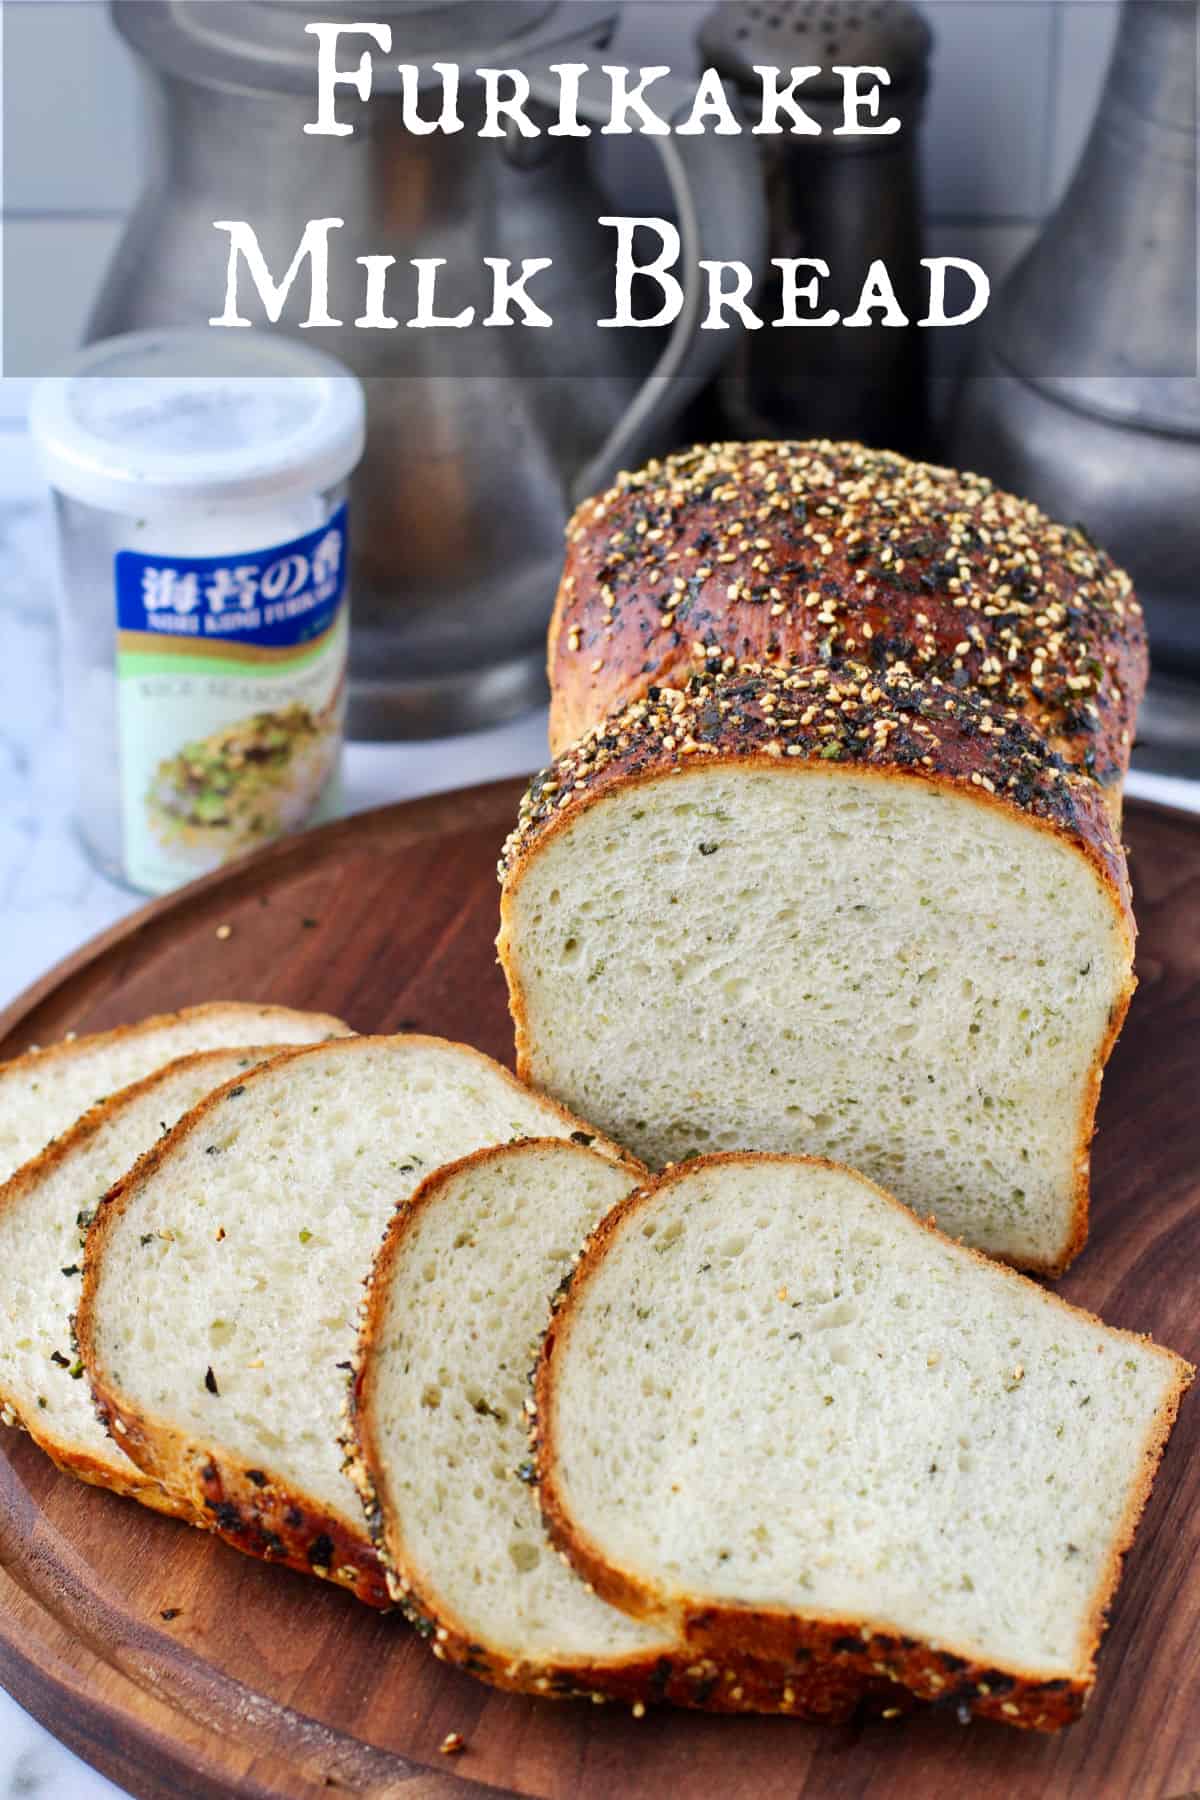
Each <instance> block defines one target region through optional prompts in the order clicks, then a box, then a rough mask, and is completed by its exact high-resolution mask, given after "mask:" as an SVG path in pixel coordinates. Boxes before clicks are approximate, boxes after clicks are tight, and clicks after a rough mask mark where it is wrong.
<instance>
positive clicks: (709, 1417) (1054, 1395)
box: [535, 1156, 1193, 1730]
mask: <svg viewBox="0 0 1200 1800" xmlns="http://www.w3.org/2000/svg"><path fill="white" fill-rule="evenodd" d="M1192 1373H1193V1371H1192V1370H1191V1369H1190V1368H1189V1367H1188V1365H1187V1364H1186V1363H1184V1362H1182V1361H1181V1360H1180V1359H1179V1358H1178V1357H1177V1356H1174V1355H1172V1354H1171V1352H1169V1351H1167V1350H1162V1349H1159V1348H1158V1347H1157V1346H1156V1345H1154V1344H1152V1343H1150V1342H1149V1341H1148V1340H1147V1339H1145V1338H1140V1337H1137V1336H1135V1335H1134V1334H1133V1333H1131V1332H1127V1331H1114V1330H1112V1329H1110V1328H1109V1327H1107V1326H1106V1325H1103V1324H1102V1323H1101V1322H1100V1321H1099V1320H1098V1319H1094V1318H1092V1317H1091V1316H1090V1315H1089V1314H1087V1313H1084V1312H1080V1311H1078V1310H1076V1309H1075V1308H1073V1307H1070V1306H1068V1305H1067V1304H1066V1303H1065V1302H1063V1301H1061V1300H1059V1299H1057V1298H1056V1297H1055V1296H1054V1295H1052V1294H1049V1293H1047V1292H1046V1291H1045V1290H1044V1289H1042V1288H1040V1287H1038V1286H1037V1285H1036V1284H1035V1283H1033V1282H1031V1281H1028V1280H1026V1279H1025V1278H1023V1277H1022V1276H1019V1275H1017V1274H1015V1273H1013V1272H1012V1271H1011V1270H1007V1269H1005V1268H1003V1267H1001V1266H1000V1265H998V1264H995V1263H991V1262H989V1261H987V1260H986V1259H985V1258H983V1257H982V1256H979V1255H978V1254H976V1253H974V1252H972V1251H969V1250H967V1249H964V1248H963V1247H962V1246H960V1245H957V1244H954V1243H951V1242H950V1241H949V1240H948V1239H946V1238H944V1237H943V1236H941V1235H940V1234H939V1233H938V1232H937V1231H935V1230H934V1229H933V1228H932V1227H930V1226H928V1225H925V1224H923V1223H922V1222H921V1221H920V1220H918V1219H917V1218H915V1217H914V1215H913V1214H912V1213H910V1212H909V1211H907V1209H906V1208H904V1207H902V1206H900V1205H899V1204H898V1203H897V1202H896V1201H895V1200H893V1199H892V1198H891V1197H890V1196H889V1195H887V1194H885V1193H883V1192H882V1191H881V1190H880V1189H878V1188H876V1187H875V1186H874V1185H873V1184H872V1183H870V1182H868V1181H866V1180H864V1179H863V1178H862V1177H861V1176H859V1175H856V1174H853V1173H852V1172H851V1171H849V1170H847V1169H841V1168H838V1167H836V1166H835V1165H833V1164H830V1163H822V1162H818V1161H812V1160H806V1159H801V1158H786V1157H763V1156H725V1157H720V1156H718V1157H707V1158H703V1159H701V1160H700V1161H698V1162H695V1163H692V1164H689V1165H687V1166H686V1167H683V1168H678V1169H673V1170H671V1171H669V1172H668V1173H667V1174H665V1175H663V1176H662V1177H661V1178H660V1179H659V1180H658V1181H657V1182H655V1183H653V1184H652V1185H651V1186H650V1188H649V1189H648V1190H646V1191H643V1192H642V1193H640V1194H635V1195H634V1196H632V1197H631V1198H630V1199H629V1200H627V1201H625V1202H624V1203H623V1204H622V1205H621V1206H620V1207H619V1208H618V1209H617V1210H616V1211H615V1212H613V1213H611V1214H609V1215H608V1217H607V1218H606V1219H605V1220H604V1221H603V1222H602V1223H601V1224H600V1226H599V1227H598V1228H597V1230H596V1232H595V1233H594V1235H593V1237H592V1238H591V1240H590V1242H589V1245H588V1247H587V1249H586V1251H585V1253H584V1255H583V1258H582V1260H581V1262H580V1264H579V1266H578V1269H577V1271H576V1273H575V1275H574V1278H573V1280H572V1282H571V1284H570V1288H569V1292H568V1293H567V1295H566V1297H565V1299H564V1300H563V1302H562V1304H561V1305H560V1307H559V1310H558V1312H557V1314H556V1316H555V1319H554V1322H553V1324H552V1326H551V1328H550V1330H549V1332H548V1334H547V1337H546V1340H545V1343H544V1346H543V1351H542V1356H541V1360H540V1363H539V1368H538V1374H537V1380H536V1388H535V1392H536V1419H537V1423H536V1434H535V1436H536V1450H535V1454H536V1457H537V1467H538V1473H539V1477H540V1482H541V1503H542V1507H543V1510H544V1514H545V1517H546V1520H547V1523H548V1526H549V1528H550V1531H551V1533H552V1536H553V1537H554V1539H555V1541H556V1542H557V1543H558V1544H559V1545H560V1546H561V1547H562V1548H563V1549H564V1550H565V1551H566V1553H567V1554H568V1555H569V1557H570V1558H571V1561H572V1563H573V1564H574V1566H575V1567H576V1568H577V1569H578V1570H579V1571H580V1573H581V1574H583V1575H584V1577H585V1578H586V1579H588V1580H590V1581H591V1582H593V1584H594V1585H595V1587H596V1589H597V1592H598V1593H600V1594H602V1595H603V1596H604V1598H605V1599H607V1600H609V1601H611V1602H612V1603H613V1604H615V1605H620V1606H622V1607H623V1608H624V1609H626V1610H628V1611H629V1612H630V1613H631V1614H633V1615H634V1616H637V1617H642V1618H646V1619H650V1620H657V1621H660V1622H663V1623H666V1624H668V1625H674V1626H675V1627H676V1628H677V1629H679V1630H681V1631H682V1632H684V1633H685V1635H687V1636H688V1637H689V1638H690V1639H691V1640H692V1641H693V1642H695V1643H696V1645H697V1646H698V1647H702V1648H705V1649H707V1650H708V1651H709V1652H710V1653H711V1654H713V1655H716V1656H720V1655H723V1654H727V1653H737V1652H745V1651H751V1652H754V1653H756V1654H759V1655H765V1656H768V1657H778V1658H787V1657H789V1656H799V1657H800V1658H801V1659H817V1660H818V1661H832V1662H833V1663H834V1664H836V1665H838V1666H840V1667H844V1668H847V1669H857V1670H859V1671H860V1672H863V1673H867V1672H871V1671H874V1672H886V1673H887V1674H889V1675H891V1676H892V1678H893V1679H895V1680H897V1681H899V1682H902V1683H903V1684H904V1685H905V1686H906V1687H908V1688H909V1689H911V1690H912V1691H913V1692H914V1693H915V1694H917V1695H919V1696H921V1697H923V1698H926V1699H939V1700H945V1699H952V1700H954V1701H955V1702H957V1703H959V1704H960V1705H961V1706H965V1707H968V1708H970V1710H971V1711H973V1712H977V1713H981V1714H987V1715H990V1716H993V1717H995V1718H997V1719H1001V1720H1007V1721H1009V1722H1010V1723H1013V1724H1019V1725H1026V1726H1032V1727H1036V1728H1039V1729H1045V1730H1052V1729H1055V1728H1056V1727H1058V1726H1059V1725H1062V1724H1064V1723H1066V1722H1067V1721H1069V1720H1070V1719H1071V1718H1072V1717H1074V1716H1075V1715H1076V1714H1077V1713H1078V1711H1079V1710H1080V1708H1081V1706H1082V1705H1083V1702H1084V1700H1085V1699H1086V1697H1087V1694H1088V1692H1089V1690H1090V1688H1091V1686H1092V1682H1093V1679H1094V1675H1095V1655H1096V1649H1097V1645H1098V1643H1099V1639H1100V1635H1101V1632H1102V1630H1103V1625H1104V1619H1105V1613H1106V1610H1107V1607H1108V1604H1109V1600H1110V1598H1111V1597H1112V1594H1113V1590H1114V1588H1115V1586H1116V1583H1117V1578H1118V1574H1119V1571H1120V1566H1121V1560H1122V1557H1123V1555H1124V1553H1125V1550H1126V1549H1127V1547H1128V1545H1129V1543H1130V1541H1131V1539H1132V1537H1133V1533H1134V1529H1135V1526H1136V1524H1137V1520H1138V1516H1139V1514H1140V1513H1141V1510H1142V1507H1143V1504H1144V1502H1145V1500H1146V1497H1147V1494H1148V1492H1149V1489H1150V1485H1151V1482H1152V1480H1153V1477H1154V1472H1155V1468H1156V1465H1157V1463H1158V1460H1159V1457H1160V1454H1161V1452H1162V1448H1163V1445H1164V1443H1165V1441H1166V1438H1167V1435H1168V1432H1169V1430H1170V1427H1171V1424H1172V1421H1173V1419H1174V1416H1175V1412H1176V1409H1177V1407H1178V1404H1179V1400H1180V1396H1181V1394H1182V1393H1183V1391H1184V1389H1185V1388H1186V1386H1187V1384H1188V1382H1189V1381H1190V1379H1191V1377H1192Z"/></svg>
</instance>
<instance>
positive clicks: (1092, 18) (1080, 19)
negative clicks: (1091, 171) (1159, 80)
mask: <svg viewBox="0 0 1200 1800" xmlns="http://www.w3.org/2000/svg"><path fill="white" fill-rule="evenodd" d="M1120 17H1121V0H1071V4H1070V5H1064V6H1063V7H1062V9H1061V23H1060V26H1059V32H1060V37H1059V53H1058V54H1059V71H1060V73H1059V81H1058V90H1057V92H1058V100H1057V104H1056V106H1055V107H1054V111H1053V113H1052V115H1051V121H1050V123H1051V143H1050V192H1049V195H1048V196H1047V198H1048V199H1049V201H1050V202H1051V204H1052V205H1057V204H1058V201H1059V200H1060V199H1061V198H1062V196H1063V193H1064V192H1065V190H1066V186H1067V183H1068V182H1069V181H1070V179H1071V176H1072V175H1073V174H1074V173H1075V165H1076V164H1077V162H1078V161H1079V155H1080V152H1081V151H1082V149H1083V146H1084V144H1085V143H1086V141H1087V136H1088V133H1089V131H1090V130H1091V128H1092V121H1093V120H1094V118H1095V116H1096V103H1097V101H1098V100H1099V98H1100V90H1101V88H1102V87H1103V86H1104V78H1105V76H1106V75H1107V74H1108V65H1109V63H1110V61H1111V60H1112V50H1113V42H1114V40H1115V38H1116V35H1117V24H1118V22H1119V20H1120Z"/></svg>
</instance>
